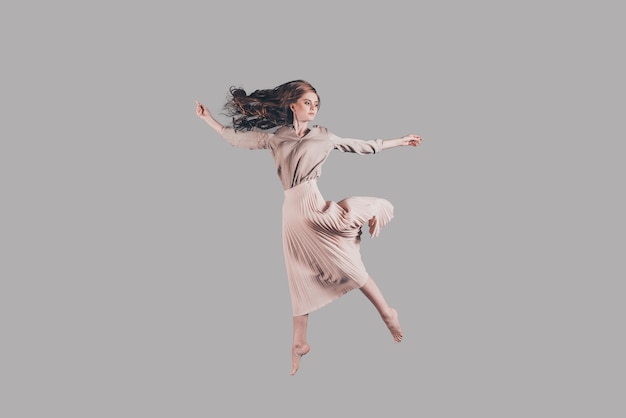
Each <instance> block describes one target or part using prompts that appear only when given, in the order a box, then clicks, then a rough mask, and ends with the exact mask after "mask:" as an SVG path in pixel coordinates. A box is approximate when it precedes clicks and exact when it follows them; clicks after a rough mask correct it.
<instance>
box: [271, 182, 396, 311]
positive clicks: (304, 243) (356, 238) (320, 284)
mask: <svg viewBox="0 0 626 418" xmlns="http://www.w3.org/2000/svg"><path fill="white" fill-rule="evenodd" d="M372 218H375V220H376V223H375V228H374V230H373V232H372V237H376V236H378V234H379V233H380V229H381V228H382V227H383V226H384V225H385V224H386V223H387V222H389V221H390V220H391V219H392V218H393V205H392V204H391V203H390V202H389V201H387V200H385V199H381V198H376V197H365V196H354V197H349V198H347V199H344V200H342V201H340V202H334V201H325V200H324V198H323V197H322V195H321V193H320V191H319V189H318V187H317V181H316V180H309V181H306V182H304V183H301V184H299V185H298V186H295V187H293V188H291V189H287V190H285V200H284V203H283V250H284V254H285V265H286V268H287V278H288V282H289V293H290V296H291V305H292V309H293V315H294V316H298V315H304V314H307V313H310V312H312V311H314V310H316V309H319V308H321V307H322V306H324V305H326V304H328V303H330V302H332V301H333V300H335V299H337V298H339V297H340V296H342V295H344V294H345V293H347V292H349V291H350V290H352V289H357V288H360V287H361V286H363V285H364V284H365V282H366V281H367V279H368V277H369V275H368V273H367V270H366V269H365V266H364V264H363V261H362V260H361V253H360V242H361V233H362V231H361V228H362V227H363V226H367V227H368V229H369V225H368V224H369V221H370V219H372Z"/></svg>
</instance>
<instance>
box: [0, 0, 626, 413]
mask: <svg viewBox="0 0 626 418" xmlns="http://www.w3.org/2000/svg"><path fill="white" fill-rule="evenodd" d="M617 4H618V2H609V1H596V2H593V3H592V2H564V1H561V2H560V1H552V0H551V1H541V2H539V1H530V2H523V3H519V2H518V3H515V4H513V2H495V1H492V2H488V1H479V2H460V1H457V2H418V3H415V4H413V5H410V6H409V2H397V1H385V2H382V3H380V4H379V3H363V2H359V3H357V2H354V5H353V6H347V5H345V4H344V3H341V2H327V1H319V2H312V3H302V4H300V3H297V2H287V1H280V2H279V1H273V2H272V1H269V2H251V1H250V2H230V3H226V2H221V3H220V4H218V5H216V4H215V3H211V2H176V4H175V5H163V4H157V3H148V2H144V3H141V2H133V1H130V2H129V1H126V2H117V1H109V2H106V3H104V2H103V3H101V4H88V3H86V2H82V3H81V2H69V1H60V2H42V1H35V2H34V3H33V2H28V3H24V2H22V3H19V5H18V4H17V2H8V3H7V2H5V3H3V6H2V13H0V16H1V17H0V23H1V24H0V35H2V36H1V38H0V39H1V41H0V42H1V43H2V79H1V83H2V95H1V99H0V100H1V106H2V108H1V112H2V123H1V127H0V129H1V137H2V145H1V147H2V148H1V152H0V160H1V161H0V162H1V165H0V170H1V177H0V182H1V187H2V188H1V193H2V206H1V211H2V212H1V214H2V217H1V225H0V226H1V235H0V244H1V245H2V262H1V265H0V273H1V275H2V284H1V292H0V302H1V303H0V310H1V316H0V321H1V324H2V328H1V332H2V345H1V347H2V348H1V350H2V351H1V356H0V367H1V370H0V384H1V385H2V388H1V389H2V391H1V393H2V401H1V402H0V415H1V416H3V417H7V418H17V417H49V416H63V417H66V418H69V417H174V416H176V417H206V416H244V414H250V413H255V412H258V411H263V413H267V414H270V415H271V416H287V414H294V415H298V416H304V417H316V416H346V415H349V416H357V415H363V414H367V415H368V416H370V415H371V416H376V415H384V416H388V415H392V414H393V415H396V416H412V417H417V416H420V417H421V416H423V417H481V418H485V417H498V418H501V417H565V416H567V417H574V416H575V417H618V416H619V417H623V416H624V414H625V413H626V408H625V406H624V400H623V399H624V398H623V395H624V389H626V388H625V386H626V385H625V377H624V376H625V374H624V372H625V371H626V370H625V367H624V366H625V365H624V355H623V353H624V352H625V350H624V349H625V347H624V345H625V344H624V339H623V333H624V302H623V301H624V287H623V284H622V282H623V280H624V277H625V275H624V265H623V255H624V221H623V214H624V203H623V195H624V190H623V187H624V174H625V173H624V167H623V162H622V161H623V152H624V150H625V149H624V142H623V141H624V139H625V138H624V134H623V119H624V78H623V74H624V70H625V68H624V64H623V62H622V59H623V39H624V35H625V33H624V26H623V22H622V19H621V18H620V16H622V15H621V14H620V13H618V8H617V6H616V5H617ZM298 78H303V79H306V80H308V81H310V82H311V83H313V85H315V87H316V88H317V89H318V92H319V94H320V96H321V99H322V107H321V111H320V113H319V116H318V119H317V120H316V123H319V124H321V125H325V126H327V127H329V128H330V129H331V130H332V131H333V132H335V133H336V134H338V135H340V136H346V137H356V138H364V139H372V138H392V137H397V136H401V135H404V134H406V133H409V132H414V133H417V134H420V135H422V136H423V137H424V138H425V139H424V142H423V143H422V145H421V146H420V147H418V148H417V149H415V148H402V149H393V150H389V151H385V152H384V153H382V154H380V155H377V156H364V157H361V156H355V155H352V154H341V153H338V152H337V153H334V154H332V156H331V158H330V159H329V160H328V162H327V164H326V165H325V166H324V172H323V175H322V178H321V179H320V188H321V189H322V191H323V193H324V196H325V197H326V198H328V199H333V200H338V199H341V198H343V197H346V196H350V195H370V196H380V197H385V198H388V199H389V200H390V201H392V202H393V203H394V205H395V207H396V218H395V219H394V220H393V222H391V223H390V224H389V225H388V226H387V227H386V228H385V229H384V230H383V232H382V234H381V236H380V237H379V238H377V239H375V240H371V239H370V238H369V235H367V236H364V240H363V250H362V251H363V257H364V260H365V263H366V266H367V267H368V269H369V271H370V273H371V275H372V276H373V277H374V278H375V279H376V280H377V281H378V284H379V286H380V287H381V288H382V290H383V292H384V293H385V295H386V297H387V299H388V300H389V302H390V303H391V304H392V305H393V306H395V307H397V308H398V310H399V312H400V318H401V321H402V324H403V327H404V330H405V334H406V336H405V341H404V342H402V343H401V344H399V345H395V344H393V342H392V339H391V336H390V335H389V333H388V331H387V330H386V328H385V327H384V325H383V324H382V322H381V321H380V320H379V318H378V316H377V314H376V311H375V310H374V309H373V307H371V306H370V305H369V303H368V302H367V301H366V300H365V298H364V297H363V296H362V295H361V294H360V292H352V293H350V294H348V295H346V296H345V297H344V298H342V299H340V300H339V301H337V302H336V303H334V304H331V305H329V306H328V307H326V308H324V309H322V310H321V311H319V312H316V313H315V314H313V315H312V316H311V318H310V327H309V341H310V343H311V345H312V350H311V352H310V354H309V355H308V356H306V357H305V358H304V360H303V363H302V368H301V370H300V372H299V373H298V374H297V375H296V376H294V377H291V376H289V374H288V372H289V369H290V347H291V325H292V324H291V312H290V304H289V295H288V290H287V284H286V277H285V272H284V266H283V259H282V248H281V238H280V210H281V204H282V189H281V187H280V183H279V182H278V178H277V177H276V174H275V173H274V169H273V163H272V161H271V157H270V155H269V153H266V152H262V151H254V152H253V151H246V150H239V149H235V148H232V147H230V146H228V145H227V144H226V143H225V142H224V141H223V140H222V139H221V138H219V137H218V136H217V135H216V134H215V133H214V132H213V131H212V130H211V129H210V128H209V127H208V126H206V125H205V124H204V123H203V122H201V121H200V120H199V119H197V118H196V116H195V111H194V99H199V100H201V101H203V102H204V103H205V104H206V105H207V106H208V107H209V109H211V110H212V111H213V113H214V114H216V116H217V117H218V119H220V120H221V121H222V122H224V123H227V122H228V120H227V119H226V118H225V117H223V116H221V115H219V112H220V111H221V107H222V105H223V103H224V99H225V97H226V94H227V91H228V87H229V86H231V85H237V86H242V87H244V88H246V89H248V90H250V91H251V90H254V89H257V88H269V87H273V86H275V85H277V84H280V83H282V82H285V81H289V80H293V79H298ZM618 124H619V126H618ZM620 256H621V257H620ZM218 411H221V412H218ZM246 416H247V415H246Z"/></svg>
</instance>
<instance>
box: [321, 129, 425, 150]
mask: <svg viewBox="0 0 626 418" xmlns="http://www.w3.org/2000/svg"><path fill="white" fill-rule="evenodd" d="M330 140H331V141H332V142H333V144H334V145H335V149H338V150H339V151H343V152H354V153H356V154H375V153H377V152H380V151H382V150H384V149H388V148H395V147H400V146H413V147H416V146H418V145H419V143H420V142H421V141H422V138H421V137H420V136H418V135H414V134H409V135H405V136H403V137H402V138H394V139H385V140H382V139H371V140H363V139H351V138H341V137H338V136H337V135H334V134H332V133H331V134H330Z"/></svg>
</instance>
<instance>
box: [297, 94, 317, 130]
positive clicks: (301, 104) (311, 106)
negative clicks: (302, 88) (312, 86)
mask: <svg viewBox="0 0 626 418" xmlns="http://www.w3.org/2000/svg"><path fill="white" fill-rule="evenodd" d="M319 105H320V102H319V98H318V97H317V94H315V93H313V92H312V91H310V92H307V93H304V94H303V95H302V97H300V98H299V99H298V101H297V102H295V103H294V104H292V105H291V111H292V112H293V117H294V119H295V120H297V121H298V122H310V121H312V120H313V119H315V115H316V114H317V109H318V108H319Z"/></svg>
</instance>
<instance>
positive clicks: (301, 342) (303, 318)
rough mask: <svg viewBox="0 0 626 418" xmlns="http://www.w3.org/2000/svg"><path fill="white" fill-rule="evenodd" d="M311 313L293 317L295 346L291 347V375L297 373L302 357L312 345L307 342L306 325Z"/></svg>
mask: <svg viewBox="0 0 626 418" xmlns="http://www.w3.org/2000/svg"><path fill="white" fill-rule="evenodd" d="M308 322H309V315H308V314H306V315H300V316H294V317H293V346H292V347H291V375H294V374H296V372H297V371H298V368H299V367H300V359H301V358H302V356H303V355H305V354H306V353H308V352H309V350H310V349H311V346H309V344H308V343H307V342H306V327H307V324H308Z"/></svg>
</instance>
